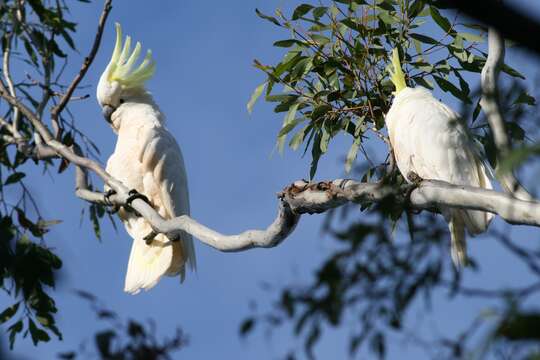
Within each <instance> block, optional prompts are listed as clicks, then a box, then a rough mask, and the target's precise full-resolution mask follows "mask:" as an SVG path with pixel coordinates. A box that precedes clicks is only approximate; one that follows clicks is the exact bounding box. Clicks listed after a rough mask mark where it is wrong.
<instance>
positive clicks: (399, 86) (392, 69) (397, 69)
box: [388, 49, 407, 95]
mask: <svg viewBox="0 0 540 360" xmlns="http://www.w3.org/2000/svg"><path fill="white" fill-rule="evenodd" d="M388 72H389V73H390V80H392V83H393V84H394V86H395V87H396V91H395V92H394V94H395V95H397V94H398V93H399V92H400V91H401V90H403V89H405V88H406V87H407V83H406V82H405V75H404V74H403V70H402V69H401V63H400V62H399V53H398V50H397V49H394V50H393V51H392V63H391V65H390V66H389V69H388Z"/></svg>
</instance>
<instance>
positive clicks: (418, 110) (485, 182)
mask: <svg viewBox="0 0 540 360" xmlns="http://www.w3.org/2000/svg"><path fill="white" fill-rule="evenodd" d="M391 68H392V69H391V71H390V78H391V80H392V82H393V84H394V86H395V87H396V91H395V97H394V101H393V103H392V107H391V108H390V111H389V112H388V114H387V115H386V126H387V127H388V135H389V137H390V143H391V144H392V147H393V150H394V156H395V159H396V163H397V166H398V168H399V170H400V172H401V174H402V175H403V177H404V178H405V179H407V181H409V182H411V179H410V175H413V174H414V175H417V176H418V177H420V178H421V179H426V180H428V179H431V180H442V181H446V182H448V183H451V184H455V185H467V186H474V187H479V188H484V189H492V185H491V182H490V177H489V176H488V173H487V170H486V167H485V165H484V163H483V162H482V160H481V158H480V155H479V152H478V151H477V148H476V146H475V144H474V143H473V140H472V138H471V137H470V136H469V134H468V132H467V129H466V127H465V125H464V124H463V123H462V121H461V119H460V116H459V115H458V114H457V113H456V112H455V111H453V110H452V109H450V108H449V107H448V106H447V105H445V104H443V103H442V102H440V101H439V100H437V99H436V98H435V97H433V95H432V94H431V92H429V91H428V90H427V89H425V88H423V87H415V88H410V87H407V85H406V83H405V76H404V74H403V71H402V69H401V64H400V61H399V55H398V52H397V50H396V49H394V52H393V54H392V66H391ZM413 177H414V176H413ZM439 210H440V211H441V213H442V214H443V216H444V218H445V219H446V221H447V222H448V227H449V229H450V234H451V255H452V261H453V262H454V265H455V266H456V267H457V268H460V267H462V266H464V265H466V264H467V247H466V242H465V240H466V239H465V229H467V231H468V232H469V234H471V235H476V234H479V233H482V232H484V231H485V230H486V229H487V227H488V225H489V222H490V221H491V219H492V217H493V214H490V213H486V212H482V211H475V210H461V209H451V208H446V207H441V208H440V209H439Z"/></svg>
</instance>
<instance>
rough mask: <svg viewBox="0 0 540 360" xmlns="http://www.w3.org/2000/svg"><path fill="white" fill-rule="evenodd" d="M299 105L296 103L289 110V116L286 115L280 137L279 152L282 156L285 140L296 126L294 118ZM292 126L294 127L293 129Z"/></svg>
mask: <svg viewBox="0 0 540 360" xmlns="http://www.w3.org/2000/svg"><path fill="white" fill-rule="evenodd" d="M299 105H300V104H299V103H295V104H294V105H292V106H291V107H290V108H289V111H288V112H287V115H285V118H284V119H283V126H282V128H281V131H280V132H279V135H278V144H277V145H278V151H279V153H280V154H283V148H284V144H285V139H286V137H287V133H288V132H289V131H291V130H292V129H293V128H294V127H295V126H296V123H294V118H295V116H296V111H297V110H298V106H299ZM291 126H292V127H291Z"/></svg>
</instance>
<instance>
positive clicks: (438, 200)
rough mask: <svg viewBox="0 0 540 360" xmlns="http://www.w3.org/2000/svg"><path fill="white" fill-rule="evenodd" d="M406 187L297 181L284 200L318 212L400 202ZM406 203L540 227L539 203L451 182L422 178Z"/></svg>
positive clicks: (295, 207) (297, 209)
mask: <svg viewBox="0 0 540 360" xmlns="http://www.w3.org/2000/svg"><path fill="white" fill-rule="evenodd" d="M406 190H407V188H403V189H395V188H393V187H390V186H388V185H379V184H371V183H363V182H357V181H354V180H342V179H338V180H333V181H328V182H321V183H306V182H304V181H297V182H295V183H294V184H293V185H291V186H290V187H288V188H287V189H285V190H284V192H283V194H284V200H285V201H286V202H287V203H288V204H289V205H290V206H291V209H292V210H293V211H294V212H297V213H318V212H323V211H326V210H329V209H331V208H335V207H338V206H341V205H343V204H345V203H347V202H355V203H360V204H363V203H366V202H380V201H382V200H384V199H388V197H390V196H392V197H393V198H392V199H391V200H392V201H393V202H397V203H399V202H404V201H405V199H404V197H403V194H404V193H405V192H406ZM410 205H411V206H412V207H414V208H417V209H425V210H431V209H434V208H439V207H442V206H444V207H452V208H460V209H470V210H482V211H487V212H491V213H494V214H498V215H499V216H500V217H501V218H503V219H504V220H505V221H507V222H509V223H511V224H523V225H533V226H540V202H538V201H524V200H518V199H516V198H515V197H513V196H511V195H507V194H503V193H499V192H497V191H493V190H485V189H481V188H475V187H470V186H457V185H451V184H449V183H446V182H443V181H436V180H425V181H423V182H422V183H421V184H420V185H419V186H418V187H417V188H416V189H414V190H413V191H412V192H411V194H410Z"/></svg>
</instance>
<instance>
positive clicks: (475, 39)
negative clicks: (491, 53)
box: [457, 32, 484, 43]
mask: <svg viewBox="0 0 540 360" xmlns="http://www.w3.org/2000/svg"><path fill="white" fill-rule="evenodd" d="M457 36H460V37H462V38H463V39H465V40H467V41H470V42H476V43H481V42H484V37H483V36H481V35H477V34H471V33H467V32H458V33H457Z"/></svg>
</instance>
